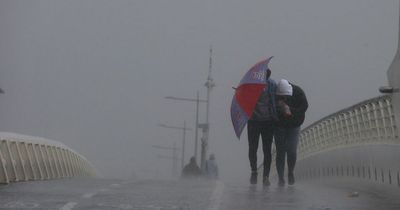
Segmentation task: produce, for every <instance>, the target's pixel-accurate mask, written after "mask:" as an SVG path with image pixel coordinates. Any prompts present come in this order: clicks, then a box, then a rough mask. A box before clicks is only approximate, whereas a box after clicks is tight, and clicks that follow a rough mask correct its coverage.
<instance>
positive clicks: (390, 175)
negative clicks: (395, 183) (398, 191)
mask: <svg viewBox="0 0 400 210" xmlns="http://www.w3.org/2000/svg"><path fill="white" fill-rule="evenodd" d="M389 184H392V174H391V173H390V169H389Z"/></svg>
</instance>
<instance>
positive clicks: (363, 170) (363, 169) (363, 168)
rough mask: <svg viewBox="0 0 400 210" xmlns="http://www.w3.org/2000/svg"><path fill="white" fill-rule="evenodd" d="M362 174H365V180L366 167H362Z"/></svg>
mask: <svg viewBox="0 0 400 210" xmlns="http://www.w3.org/2000/svg"><path fill="white" fill-rule="evenodd" d="M362 172H363V173H362V174H363V179H365V167H364V166H363V167H362Z"/></svg>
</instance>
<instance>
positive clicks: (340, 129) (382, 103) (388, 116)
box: [298, 95, 400, 160]
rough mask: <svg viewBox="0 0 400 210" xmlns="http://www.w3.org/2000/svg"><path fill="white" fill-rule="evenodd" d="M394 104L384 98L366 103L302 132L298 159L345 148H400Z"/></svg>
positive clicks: (343, 111) (345, 110)
mask: <svg viewBox="0 0 400 210" xmlns="http://www.w3.org/2000/svg"><path fill="white" fill-rule="evenodd" d="M391 100H392V99H391V97H390V96H389V95H384V96H380V97H376V98H373V99H370V100H367V101H363V102H361V103H359V104H356V105H354V106H352V107H350V108H347V109H344V110H341V111H339V112H336V113H334V114H331V115H329V116H327V117H325V118H323V119H321V120H319V121H317V122H315V123H314V124H312V125H310V126H308V127H307V128H305V129H303V130H302V131H301V134H300V141H299V148H298V159H299V160H301V159H304V158H307V157H309V156H312V155H315V154H317V153H321V152H326V151H328V150H334V149H338V148H343V147H346V148H347V147H351V146H358V145H367V144H400V139H399V136H398V130H397V127H396V122H395V118H394V117H395V116H394V112H393V107H392V103H391Z"/></svg>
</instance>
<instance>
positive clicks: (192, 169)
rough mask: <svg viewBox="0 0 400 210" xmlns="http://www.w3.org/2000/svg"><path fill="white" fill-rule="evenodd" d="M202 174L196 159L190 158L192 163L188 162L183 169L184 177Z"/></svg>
mask: <svg viewBox="0 0 400 210" xmlns="http://www.w3.org/2000/svg"><path fill="white" fill-rule="evenodd" d="M200 175H201V169H200V167H199V166H198V165H197V163H196V161H195V160H194V159H193V158H192V159H190V163H189V164H187V165H186V166H185V167H184V168H183V170H182V177H183V178H188V177H197V176H200Z"/></svg>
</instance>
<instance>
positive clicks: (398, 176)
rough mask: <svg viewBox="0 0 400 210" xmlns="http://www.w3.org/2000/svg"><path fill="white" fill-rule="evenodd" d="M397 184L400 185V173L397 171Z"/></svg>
mask: <svg viewBox="0 0 400 210" xmlns="http://www.w3.org/2000/svg"><path fill="white" fill-rule="evenodd" d="M397 186H398V187H400V174H399V172H398V171H397Z"/></svg>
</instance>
